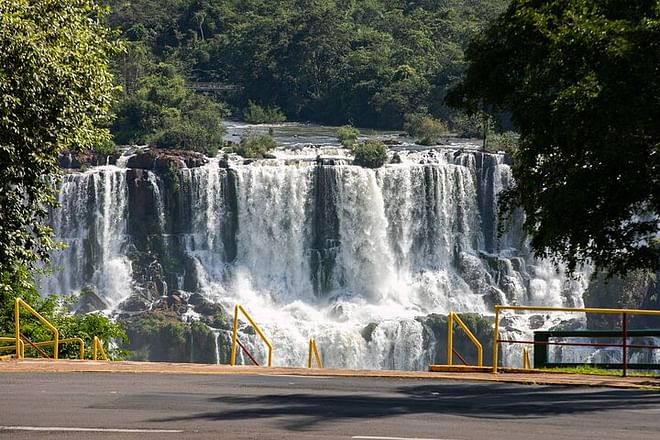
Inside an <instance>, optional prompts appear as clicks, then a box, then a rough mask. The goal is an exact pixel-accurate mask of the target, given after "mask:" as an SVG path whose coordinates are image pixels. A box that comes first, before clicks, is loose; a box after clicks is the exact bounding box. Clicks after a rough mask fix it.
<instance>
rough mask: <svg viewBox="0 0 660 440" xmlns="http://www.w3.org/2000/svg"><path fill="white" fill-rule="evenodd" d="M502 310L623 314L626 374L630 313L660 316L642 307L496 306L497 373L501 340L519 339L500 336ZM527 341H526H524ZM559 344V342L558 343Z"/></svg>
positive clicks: (623, 366) (495, 343)
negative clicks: (498, 350)
mask: <svg viewBox="0 0 660 440" xmlns="http://www.w3.org/2000/svg"><path fill="white" fill-rule="evenodd" d="M502 310H512V311H523V312H576V313H600V314H608V315H621V326H622V337H623V343H622V344H620V347H621V348H622V351H623V356H622V359H623V363H622V370H623V371H622V374H623V376H626V374H627V369H628V362H627V358H628V356H627V349H628V348H629V347H630V345H629V344H628V342H627V339H628V320H627V317H628V315H650V316H660V310H641V309H599V308H595V307H585V308H583V309H581V308H577V307H540V306H503V305H496V306H495V324H494V331H493V373H497V368H498V367H497V355H498V353H497V349H498V344H499V343H500V342H518V341H508V340H507V341H505V340H501V339H500V338H499V328H500V311H502ZM522 342H526V341H522ZM557 345H558V344H557ZM562 345H590V346H593V345H597V344H577V343H570V344H562Z"/></svg>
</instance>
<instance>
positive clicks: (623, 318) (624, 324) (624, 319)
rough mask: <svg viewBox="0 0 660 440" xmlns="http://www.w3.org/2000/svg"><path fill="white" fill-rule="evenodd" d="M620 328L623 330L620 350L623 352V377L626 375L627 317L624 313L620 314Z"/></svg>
mask: <svg viewBox="0 0 660 440" xmlns="http://www.w3.org/2000/svg"><path fill="white" fill-rule="evenodd" d="M621 327H622V330H623V344H622V345H621V349H622V351H623V359H622V361H623V377H626V376H627V374H628V316H627V314H626V313H625V312H624V313H622V314H621Z"/></svg>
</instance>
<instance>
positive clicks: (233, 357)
mask: <svg viewBox="0 0 660 440" xmlns="http://www.w3.org/2000/svg"><path fill="white" fill-rule="evenodd" d="M237 338H238V304H236V305H235V306H234V329H233V331H232V334H231V355H230V356H229V364H230V365H231V366H232V367H233V366H234V365H236V341H237Z"/></svg>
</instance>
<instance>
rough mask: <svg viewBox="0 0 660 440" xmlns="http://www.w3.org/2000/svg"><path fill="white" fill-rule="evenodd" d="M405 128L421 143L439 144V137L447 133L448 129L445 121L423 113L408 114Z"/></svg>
mask: <svg viewBox="0 0 660 440" xmlns="http://www.w3.org/2000/svg"><path fill="white" fill-rule="evenodd" d="M403 128H404V129H405V130H406V131H407V132H408V134H409V135H410V136H412V137H414V138H415V139H417V142H418V143H419V144H421V145H435V144H437V143H438V139H440V137H441V136H443V135H446V134H447V131H448V130H447V126H446V125H445V123H444V122H442V121H440V120H437V119H433V118H432V117H430V116H428V115H426V114H423V113H412V114H408V115H406V123H405V124H404V126H403Z"/></svg>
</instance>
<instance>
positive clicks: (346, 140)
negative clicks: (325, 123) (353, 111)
mask: <svg viewBox="0 0 660 440" xmlns="http://www.w3.org/2000/svg"><path fill="white" fill-rule="evenodd" d="M359 136H360V130H358V129H357V128H355V127H353V126H352V125H344V126H341V127H339V128H338V129H337V139H338V140H339V142H340V143H341V144H342V145H343V146H344V147H347V148H350V147H352V146H353V144H355V142H357V140H358V137H359Z"/></svg>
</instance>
